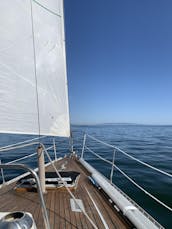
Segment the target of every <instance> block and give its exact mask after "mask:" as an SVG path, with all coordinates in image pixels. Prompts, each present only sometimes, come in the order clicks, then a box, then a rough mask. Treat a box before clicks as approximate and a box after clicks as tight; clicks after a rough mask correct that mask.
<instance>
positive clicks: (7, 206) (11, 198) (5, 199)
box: [0, 158, 130, 229]
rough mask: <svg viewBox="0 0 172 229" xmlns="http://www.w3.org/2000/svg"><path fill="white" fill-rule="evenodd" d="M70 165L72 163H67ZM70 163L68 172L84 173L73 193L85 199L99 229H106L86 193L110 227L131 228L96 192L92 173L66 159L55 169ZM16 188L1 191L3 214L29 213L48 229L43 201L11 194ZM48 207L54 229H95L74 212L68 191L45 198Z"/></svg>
mask: <svg viewBox="0 0 172 229" xmlns="http://www.w3.org/2000/svg"><path fill="white" fill-rule="evenodd" d="M65 161H67V162H68V163H66V162H65ZM64 162H65V163H66V165H65V166H66V167H67V170H68V171H69V170H74V171H78V172H80V173H81V176H80V180H79V184H78V187H77V189H76V190H75V191H73V193H74V195H75V197H76V198H77V199H81V200H82V201H83V204H84V208H85V210H86V212H87V214H88V215H89V217H90V218H91V219H92V220H93V222H94V223H95V224H96V225H97V227H98V228H99V229H104V226H103V223H102V220H101V218H100V216H99V214H98V212H97V210H96V209H95V206H94V204H93V202H92V200H91V199H90V197H89V196H88V193H87V191H86V189H87V190H89V193H90V194H91V196H92V198H93V199H94V201H95V203H96V205H97V207H98V208H99V210H100V212H101V214H102V215H103V217H104V219H105V221H106V223H107V224H108V226H109V228H110V229H115V228H117V229H124V228H130V227H129V226H127V225H126V223H125V221H124V220H123V219H121V217H120V216H119V214H118V213H117V212H115V210H114V209H113V208H112V207H111V206H110V204H108V203H107V200H106V199H105V197H104V196H102V194H101V193H100V192H99V191H98V190H97V189H95V187H94V186H93V185H92V184H91V183H90V182H89V180H88V178H87V175H88V173H87V172H86V171H85V170H84V169H83V168H82V166H81V165H80V164H78V163H77V162H75V161H74V160H72V159H69V158H66V159H63V160H61V161H59V162H57V163H56V164H55V165H56V167H57V169H59V168H61V166H62V164H63V163H64ZM47 170H48V171H53V170H52V166H49V167H48V168H47ZM11 187H12V188H13V187H14V185H10V186H9V187H6V186H4V187H3V188H1V189H0V211H17V210H21V211H28V212H30V213H31V214H32V215H33V217H34V220H35V222H36V224H37V228H38V229H43V228H44V221H43V217H42V211H41V208H40V204H39V197H38V194H37V193H29V192H28V193H18V192H16V191H14V190H11V191H9V188H11ZM44 197H45V202H46V207H47V210H48V215H49V220H50V225H51V228H52V229H92V228H93V226H92V225H91V224H90V222H89V221H88V219H87V218H86V217H85V216H84V214H83V213H80V212H73V211H72V210H71V206H70V199H71V197H70V195H69V194H68V193H67V191H65V190H63V191H62V190H48V192H47V194H45V195H44Z"/></svg>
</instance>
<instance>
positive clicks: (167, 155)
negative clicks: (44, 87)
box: [0, 124, 172, 229]
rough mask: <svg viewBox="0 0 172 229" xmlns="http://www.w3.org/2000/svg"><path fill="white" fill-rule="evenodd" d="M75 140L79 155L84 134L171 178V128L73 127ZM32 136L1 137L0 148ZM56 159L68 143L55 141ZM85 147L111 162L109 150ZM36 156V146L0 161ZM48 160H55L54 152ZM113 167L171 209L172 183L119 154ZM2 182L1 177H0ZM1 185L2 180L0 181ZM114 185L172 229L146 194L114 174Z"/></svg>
mask: <svg viewBox="0 0 172 229" xmlns="http://www.w3.org/2000/svg"><path fill="white" fill-rule="evenodd" d="M72 132H73V138H74V150H75V151H77V152H78V154H80V153H81V149H82V140H83V134H84V132H86V133H88V134H90V135H92V136H94V137H96V138H98V139H100V140H102V141H105V142H107V143H109V144H112V145H115V146H117V147H120V148H121V149H122V150H124V151H125V152H127V153H128V154H130V155H132V156H134V157H136V158H138V159H140V160H142V161H144V162H146V163H149V164H151V165H153V166H155V167H157V168H159V169H162V170H164V171H166V172H168V173H171V174H172V126H150V125H110V124H109V125H94V126H76V125H73V126H72ZM31 137H35V136H27V135H22V136H19V135H7V134H6V135H2V134H1V135H0V147H2V146H5V145H9V144H12V143H16V142H18V141H24V140H27V139H30V138H31ZM42 142H43V143H44V144H45V145H46V146H47V147H48V146H50V144H51V142H52V138H50V137H48V138H44V139H42ZM56 144H57V155H58V156H62V155H64V154H65V153H66V152H69V150H68V149H69V141H68V140H66V139H59V138H56ZM86 145H87V146H88V147H90V148H91V149H92V150H94V151H95V152H96V153H98V154H99V155H101V156H103V157H104V158H106V159H110V160H112V155H113V149H111V148H108V147H107V146H104V145H102V144H100V143H98V142H95V141H93V140H91V139H89V138H88V139H87V140H86ZM33 152H35V146H31V147H29V148H25V149H18V150H13V151H10V152H0V159H1V160H2V161H3V162H8V161H11V160H14V159H16V158H19V157H21V156H25V155H28V154H30V153H33ZM50 152H51V157H52V158H54V153H53V151H50ZM84 156H85V159H87V161H89V162H90V163H91V164H92V165H93V166H94V167H96V169H98V170H99V171H100V172H102V173H103V174H104V175H105V176H107V177H109V176H110V170H111V168H110V166H109V165H108V164H107V163H105V162H102V161H100V160H99V159H97V158H96V157H95V156H93V155H92V154H90V153H89V152H87V151H85V155H84ZM23 162H24V163H27V164H29V166H31V167H37V163H36V157H34V158H29V159H27V160H25V161H23ZM115 163H116V165H117V166H118V167H119V168H120V169H121V170H123V171H124V172H125V173H126V174H127V175H129V176H130V177H131V178H132V179H134V181H136V182H137V183H138V184H139V185H140V186H142V187H143V188H145V189H146V190H147V191H149V192H150V193H151V194H153V195H155V196H156V197H157V198H158V199H160V200H161V201H163V202H164V203H166V204H167V205H168V206H170V207H172V179H171V178H169V177H167V176H165V175H163V174H160V173H158V172H156V171H154V170H152V169H150V168H147V167H145V166H143V165H140V164H139V163H138V162H136V161H133V160H131V159H129V158H128V157H127V156H125V155H123V154H122V153H120V152H117V153H116V157H115ZM5 175H6V179H7V180H8V179H11V178H12V177H13V176H15V175H18V172H17V171H10V172H9V171H5ZM0 179H1V174H0ZM0 181H2V180H0ZM113 182H114V183H115V184H116V185H117V186H118V187H119V188H121V189H122V190H123V191H124V192H125V193H126V194H128V195H129V196H130V197H131V198H132V199H134V200H135V201H136V202H137V203H138V204H139V205H140V206H142V207H143V208H144V209H145V210H146V211H147V212H149V213H150V214H151V215H152V216H153V217H154V218H155V219H156V220H157V221H158V222H160V223H161V224H162V225H163V226H164V227H165V228H169V229H171V228H172V213H171V212H170V211H169V210H167V209H165V208H164V207H162V206H160V205H159V204H157V203H156V202H155V201H153V200H151V199H150V198H149V197H148V196H147V195H146V194H144V193H143V192H142V191H140V190H139V189H138V188H137V187H135V186H134V185H133V184H131V182H130V181H128V180H127V179H126V178H125V177H124V176H123V175H122V174H120V173H119V172H118V171H116V170H115V171H114V177H113Z"/></svg>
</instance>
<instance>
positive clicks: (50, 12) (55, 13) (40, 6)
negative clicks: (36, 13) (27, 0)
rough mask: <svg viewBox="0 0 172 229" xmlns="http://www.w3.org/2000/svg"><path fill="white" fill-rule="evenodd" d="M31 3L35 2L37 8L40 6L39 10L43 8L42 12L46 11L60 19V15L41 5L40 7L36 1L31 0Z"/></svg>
mask: <svg viewBox="0 0 172 229" xmlns="http://www.w3.org/2000/svg"><path fill="white" fill-rule="evenodd" d="M32 1H33V2H35V3H36V4H37V5H38V6H40V7H41V8H43V9H44V10H46V11H48V12H49V13H51V14H53V15H55V16H57V17H61V15H59V14H58V13H56V12H54V11H52V10H50V9H48V8H47V7H45V6H43V5H42V4H41V3H39V2H38V1H36V0H32Z"/></svg>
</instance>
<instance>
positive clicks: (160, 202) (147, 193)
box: [113, 165, 172, 211]
mask: <svg viewBox="0 0 172 229" xmlns="http://www.w3.org/2000/svg"><path fill="white" fill-rule="evenodd" d="M113 166H114V167H115V168H116V169H117V170H118V171H119V172H120V173H122V174H123V175H124V176H125V177H126V178H127V179H128V180H130V181H131V182H132V183H133V184H134V185H135V186H136V187H137V188H139V189H140V190H142V191H143V192H144V193H145V194H146V195H148V196H150V197H151V198H152V199H154V200H155V201H156V202H158V203H159V204H161V205H162V206H164V207H165V208H167V209H168V210H170V211H172V208H170V207H169V206H167V205H166V204H164V203H163V202H162V201H160V200H159V199H158V198H156V197H155V196H153V195H152V194H151V193H149V192H148V191H146V190H145V189H144V188H142V187H141V186H140V185H138V184H137V183H136V182H135V181H134V180H133V179H131V178H130V177H129V176H128V175H127V174H126V173H124V172H123V171H122V170H121V169H120V168H118V167H117V166H116V165H113Z"/></svg>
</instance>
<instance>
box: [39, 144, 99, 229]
mask: <svg viewBox="0 0 172 229" xmlns="http://www.w3.org/2000/svg"><path fill="white" fill-rule="evenodd" d="M40 145H41V146H42V147H43V150H44V152H45V153H46V155H47V157H48V159H49V161H50V163H51V165H52V167H53V168H54V170H55V172H56V174H57V176H58V177H59V178H60V180H61V181H62V183H63V185H64V187H65V188H66V190H67V191H68V193H69V195H70V196H71V197H72V198H73V200H74V201H75V203H76V205H77V206H78V207H79V208H80V209H81V211H82V212H83V214H84V215H85V217H86V218H87V219H88V220H89V222H90V223H91V225H92V226H93V228H95V229H98V227H97V226H96V225H95V223H94V222H93V221H92V219H91V218H90V217H89V215H88V214H87V213H86V211H85V210H84V209H82V208H81V207H80V206H79V205H78V203H77V200H76V198H75V196H74V195H73V193H72V192H71V191H70V189H69V188H68V187H67V185H66V182H64V180H63V179H62V177H61V175H60V173H59V172H58V170H57V169H56V167H55V165H54V163H53V161H52V159H51V157H50V156H49V154H48V152H47V150H46V149H45V146H44V145H43V144H42V143H40Z"/></svg>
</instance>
